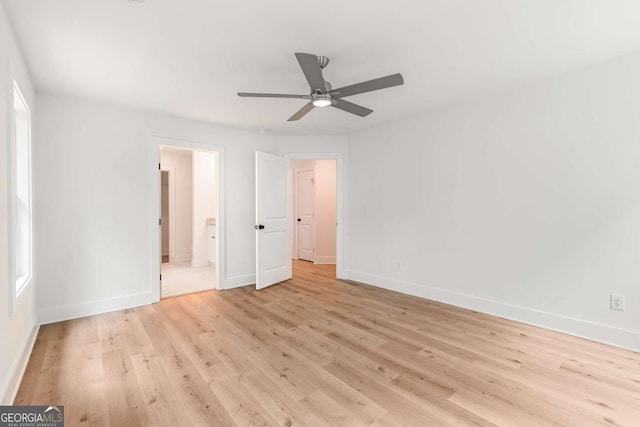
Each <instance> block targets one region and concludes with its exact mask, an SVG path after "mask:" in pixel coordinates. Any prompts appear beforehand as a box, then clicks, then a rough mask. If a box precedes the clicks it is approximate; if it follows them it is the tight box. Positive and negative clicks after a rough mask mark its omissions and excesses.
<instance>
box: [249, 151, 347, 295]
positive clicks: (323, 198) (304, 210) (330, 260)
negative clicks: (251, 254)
mask: <svg viewBox="0 0 640 427" xmlns="http://www.w3.org/2000/svg"><path fill="white" fill-rule="evenodd" d="M322 157H324V158H322ZM340 165H341V157H340V155H329V154H324V155H322V154H321V155H319V156H318V158H314V156H313V155H311V154H300V155H295V154H292V155H289V156H287V157H282V156H278V155H274V154H269V153H262V152H256V225H255V228H256V288H257V289H263V288H265V287H268V286H272V285H274V284H277V283H280V282H283V281H286V280H289V279H291V278H292V277H293V270H292V261H293V260H305V261H307V262H311V263H314V264H329V265H335V269H334V271H336V272H337V273H336V275H335V276H334V278H341V277H343V275H342V274H341V273H342V271H341V267H342V264H341V260H342V232H341V228H340V227H339V221H341V218H342V217H341V215H342V203H341V197H342V191H341V185H342V178H341V176H342V175H341V174H340Z"/></svg>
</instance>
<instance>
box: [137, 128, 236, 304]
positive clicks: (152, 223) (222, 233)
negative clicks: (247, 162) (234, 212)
mask: <svg viewBox="0 0 640 427" xmlns="http://www.w3.org/2000/svg"><path fill="white" fill-rule="evenodd" d="M161 145H168V146H173V147H182V148H189V149H192V150H200V151H209V152H217V153H218V170H217V174H218V175H217V177H218V183H217V185H218V217H217V219H216V223H217V227H216V233H217V235H216V243H217V245H218V247H217V254H216V255H217V257H218V261H217V262H216V289H226V285H227V283H226V282H227V262H226V261H227V260H226V247H227V246H226V234H227V233H226V226H227V222H226V208H225V179H224V178H225V169H224V166H225V148H224V147H223V146H221V145H213V144H204V143H201V142H195V141H187V140H181V139H173V138H166V137H162V136H151V137H150V138H149V144H148V156H149V157H148V165H149V169H148V173H149V175H148V177H149V180H148V184H147V186H148V188H147V191H148V192H147V194H149V217H148V222H149V236H150V248H149V257H150V260H151V269H150V279H151V295H152V296H151V302H159V301H160V271H161V270H160V261H161V256H160V254H161V252H162V245H161V242H160V230H159V229H158V227H159V224H158V218H160V208H161V206H160V185H158V184H157V183H158V173H159V172H160V171H159V169H158V164H159V163H160V146H161Z"/></svg>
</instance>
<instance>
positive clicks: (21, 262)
mask: <svg viewBox="0 0 640 427" xmlns="http://www.w3.org/2000/svg"><path fill="white" fill-rule="evenodd" d="M12 119H13V120H12V125H13V126H12V131H13V132H12V133H11V136H12V138H11V147H12V150H11V153H12V157H13V158H12V159H11V160H12V164H13V168H12V183H13V203H12V207H13V210H14V212H13V214H14V215H15V216H14V218H15V220H14V221H13V227H12V229H13V233H12V234H13V245H14V246H13V253H14V257H13V261H14V266H13V268H14V269H13V271H14V277H15V283H14V284H15V287H14V290H15V296H16V297H17V296H18V295H19V294H20V292H21V291H22V290H23V289H24V287H25V286H26V285H27V283H28V282H29V279H30V278H31V259H32V256H31V228H32V227H31V111H30V110H29V106H28V105H27V103H26V101H25V99H24V97H23V96H22V92H20V88H19V87H18V85H17V83H16V82H15V81H14V82H13V117H12Z"/></svg>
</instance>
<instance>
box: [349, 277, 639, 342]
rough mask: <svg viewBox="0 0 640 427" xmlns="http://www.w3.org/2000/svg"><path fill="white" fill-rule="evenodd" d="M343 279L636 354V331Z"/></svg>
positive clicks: (394, 284) (434, 291) (416, 288)
mask: <svg viewBox="0 0 640 427" xmlns="http://www.w3.org/2000/svg"><path fill="white" fill-rule="evenodd" d="M346 276H347V277H348V278H349V280H353V281H355V282H361V283H364V284H367V285H373V286H377V287H380V288H385V289H389V290H392V291H396V292H400V293H403V294H408V295H413V296H417V297H421V298H426V299H430V300H434V301H439V302H443V303H446V304H451V305H455V306H457V307H462V308H467V309H470V310H475V311H479V312H482V313H487V314H492V315H494V316H498V317H503V318H506V319H510V320H515V321H517V322H522V323H526V324H529V325H534V326H540V327H542V328H545V329H551V330H554V331H558V332H563V333H566V334H569V335H574V336H577V337H580V338H586V339H590V340H593V341H598V342H602V343H605V344H611V345H615V346H618V347H622V348H626V349H629V350H633V351H640V331H633V330H629V329H623V328H617V327H614V326H609V325H604V324H601V323H595V322H590V321H587V320H582V319H576V318H573V317H568V316H563V315H560V314H555V313H548V312H545V311H540V310H535V309H532V308H528V307H522V306H518V305H513V304H507V303H503V302H499V301H493V300H489V299H485V298H480V297H476V296H472V295H467V294H461V293H457V292H451V291H448V290H445V289H439V288H434V287H429V286H424V285H420V284H417V283H412V282H405V281H402V280H397V279H394V278H390V277H383V276H377V275H373V274H368V273H363V272H361V271H353V270H351V271H348V272H346Z"/></svg>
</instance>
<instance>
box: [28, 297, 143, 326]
mask: <svg viewBox="0 0 640 427" xmlns="http://www.w3.org/2000/svg"><path fill="white" fill-rule="evenodd" d="M151 303H153V293H152V292H142V293H139V294H133V295H125V296H122V297H115V298H107V299H102V300H94V301H87V302H83V303H79V304H69V305H60V306H56V307H48V308H44V309H42V310H40V324H42V325H46V324H47V323H54V322H61V321H63V320H70V319H77V318H79V317H86V316H92V315H94V314H101V313H108V312H110V311H116V310H122V309H125V308H133V307H138V306H141V305H146V304H151Z"/></svg>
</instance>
